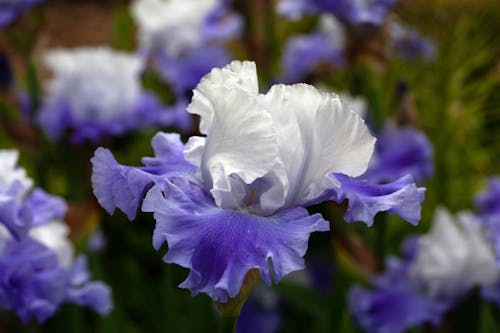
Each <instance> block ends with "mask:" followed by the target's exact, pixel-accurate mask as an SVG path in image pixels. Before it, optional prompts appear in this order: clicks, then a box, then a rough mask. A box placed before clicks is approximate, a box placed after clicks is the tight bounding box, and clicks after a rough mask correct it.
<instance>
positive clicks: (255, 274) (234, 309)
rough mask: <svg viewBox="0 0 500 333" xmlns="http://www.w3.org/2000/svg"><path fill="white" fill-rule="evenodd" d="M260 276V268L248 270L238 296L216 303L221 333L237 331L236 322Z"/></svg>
mask: <svg viewBox="0 0 500 333" xmlns="http://www.w3.org/2000/svg"><path fill="white" fill-rule="evenodd" d="M259 278H260V271H259V270H258V269H252V270H250V271H248V273H247V275H246V276H245V279H244V280H243V284H242V286H241V290H240V293H239V294H238V295H237V296H236V297H234V298H230V299H229V300H228V301H227V302H226V303H216V306H217V310H218V312H219V316H220V326H219V332H220V333H233V332H235V331H236V324H237V322H238V317H239V316H240V312H241V309H242V308H243V305H244V304H245V302H246V301H247V299H248V297H249V296H250V294H251V293H252V290H253V288H254V287H255V284H256V283H257V281H258V280H259Z"/></svg>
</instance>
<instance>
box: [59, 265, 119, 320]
mask: <svg viewBox="0 0 500 333" xmlns="http://www.w3.org/2000/svg"><path fill="white" fill-rule="evenodd" d="M89 280H90V273H89V272H88V268H87V259H86V258H85V257H84V256H79V257H78V258H77V259H76V260H75V263H74V264H73V267H72V268H71V270H70V271H69V288H68V291H67V295H66V300H67V301H70V302H73V303H75V304H78V305H82V306H88V307H90V308H92V309H94V310H95V311H96V312H98V313H99V314H100V315H107V314H108V313H109V312H110V311H111V309H112V302H111V291H110V289H109V287H108V286H106V285H105V284H104V283H102V282H89Z"/></svg>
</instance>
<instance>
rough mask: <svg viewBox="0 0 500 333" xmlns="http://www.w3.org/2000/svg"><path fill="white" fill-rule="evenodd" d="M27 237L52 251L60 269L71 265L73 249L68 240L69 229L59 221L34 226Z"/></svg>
mask: <svg viewBox="0 0 500 333" xmlns="http://www.w3.org/2000/svg"><path fill="white" fill-rule="evenodd" d="M29 235H30V236H31V237H33V238H34V239H36V240H37V241H39V242H40V243H42V244H43V245H45V246H47V247H48V248H49V249H51V250H53V251H54V252H55V253H56V254H57V257H58V259H59V264H61V266H62V267H66V268H68V267H70V266H71V264H72V263H73V256H74V248H73V244H72V243H71V241H70V240H69V238H68V235H69V228H68V226H67V225H66V224H64V223H63V222H60V221H52V222H50V223H47V224H43V225H39V226H35V227H34V228H32V229H31V230H30V231H29Z"/></svg>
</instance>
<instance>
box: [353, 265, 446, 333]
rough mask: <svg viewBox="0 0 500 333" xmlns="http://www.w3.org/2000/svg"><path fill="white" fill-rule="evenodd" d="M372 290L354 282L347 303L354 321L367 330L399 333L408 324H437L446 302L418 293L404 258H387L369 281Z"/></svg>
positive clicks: (408, 326)
mask: <svg viewBox="0 0 500 333" xmlns="http://www.w3.org/2000/svg"><path fill="white" fill-rule="evenodd" d="M372 283H373V285H374V288H375V289H374V290H367V289H365V288H362V287H360V286H354V287H353V288H351V290H350V291H349V295H348V303H349V308H350V311H351V312H352V314H353V316H354V318H355V319H356V322H357V323H358V325H359V326H361V327H362V328H364V329H366V330H367V331H369V332H376V333H399V332H404V331H406V330H407V329H409V328H410V327H413V326H418V325H422V324H424V323H427V322H429V323H431V324H433V325H438V324H439V323H440V322H441V320H442V317H443V314H444V312H445V311H446V310H447V309H448V308H449V303H447V302H444V301H435V300H431V299H428V298H426V297H424V296H423V295H421V294H419V293H418V291H416V290H415V289H414V288H413V287H412V286H411V285H410V283H409V280H408V262H407V261H404V262H403V261H400V260H397V259H395V258H391V259H389V261H388V270H387V272H386V273H384V274H383V275H381V276H378V277H376V278H375V279H373V281H372Z"/></svg>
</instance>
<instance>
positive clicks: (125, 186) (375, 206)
mask: <svg viewBox="0 0 500 333" xmlns="http://www.w3.org/2000/svg"><path fill="white" fill-rule="evenodd" d="M188 111H189V112H190V113H194V114H198V115H200V117H201V121H200V132H201V133H202V134H204V135H205V136H204V137H198V136H195V137H191V138H190V139H189V141H188V142H187V144H186V145H183V144H182V143H181V142H180V140H179V136H177V135H173V134H164V133H159V134H157V135H156V136H155V138H154V139H153V142H152V145H153V148H154V150H155V154H156V156H155V157H154V158H144V159H143V163H144V165H145V166H144V167H139V168H135V167H128V166H122V165H119V164H118V163H117V162H116V161H115V160H114V158H113V156H112V154H111V152H109V151H108V150H106V149H103V148H99V149H98V150H97V151H96V153H95V156H94V158H93V159H92V162H93V166H94V167H93V176H92V183H93V187H94V193H95V195H96V197H97V198H98V200H99V203H100V204H101V205H102V206H103V207H104V208H105V209H106V210H107V211H108V212H109V213H113V212H114V210H115V208H119V209H121V210H122V211H124V212H125V213H126V214H127V215H128V217H129V218H130V219H133V218H134V217H135V213H136V210H137V209H138V208H139V207H142V210H143V211H145V212H152V213H154V217H155V220H156V228H155V231H154V235H153V245H154V247H155V248H156V249H159V248H160V247H161V246H162V244H163V243H164V242H167V243H168V246H169V250H168V253H167V255H166V256H165V257H164V260H165V261H166V262H169V263H177V264H178V265H181V266H183V267H187V268H189V269H190V273H189V276H188V278H187V279H186V280H185V281H184V282H183V283H182V284H181V287H184V288H188V289H191V291H192V293H193V294H197V293H199V292H203V293H206V294H208V295H209V296H211V297H212V298H213V299H215V300H216V301H220V302H225V301H227V299H228V298H231V297H235V296H236V295H237V294H238V292H239V291H240V288H241V284H242V282H243V278H244V277H245V275H246V273H247V272H248V271H249V270H250V269H254V268H257V269H259V270H260V273H261V276H262V278H263V280H264V281H265V282H266V283H267V284H270V283H271V276H273V277H274V281H276V282H277V281H279V280H281V279H282V278H283V277H284V276H285V275H286V274H288V273H290V272H292V271H295V270H298V269H301V268H303V266H304V262H303V259H302V257H303V255H304V254H305V252H306V249H307V241H308V238H309V234H310V233H311V232H314V231H326V230H328V229H329V225H328V223H327V222H326V221H325V220H323V218H322V217H321V215H319V214H314V215H309V214H308V212H307V210H306V209H305V208H304V207H307V206H310V205H313V204H316V203H320V202H322V201H325V200H333V201H335V202H338V203H341V202H342V201H344V200H348V201H349V204H348V209H347V211H346V213H345V219H346V220H347V221H348V222H355V221H363V222H365V223H366V224H368V225H371V224H372V223H373V217H374V215H375V214H376V213H377V212H379V211H389V212H392V213H396V214H398V215H400V216H401V217H403V218H404V219H406V220H407V221H409V222H410V223H417V222H418V220H419V218H420V204H421V202H422V200H423V189H419V188H417V187H416V186H415V184H414V183H413V180H412V178H411V176H405V177H402V178H400V179H398V180H396V181H394V182H392V183H388V184H383V185H376V184H371V183H368V182H366V181H364V180H361V179H357V178H356V177H358V176H361V175H362V174H363V173H364V172H365V171H366V169H367V167H368V163H369V161H370V158H371V155H372V152H373V149H374V143H375V138H374V137H372V136H371V134H370V133H369V131H368V128H367V127H366V125H365V124H364V121H363V120H362V118H361V117H359V115H358V114H356V113H355V112H352V111H351V110H349V107H348V106H347V105H346V104H344V103H343V102H342V101H341V100H340V98H339V97H338V96H337V95H334V94H327V93H321V92H319V91H317V90H316V89H315V88H314V87H312V86H309V85H305V84H298V85H292V86H286V85H276V86H273V87H272V88H271V89H270V90H269V92H267V93H266V94H260V93H259V92H258V85H257V74H256V69H255V64H254V63H251V62H238V61H233V62H232V63H231V64H229V65H228V66H226V67H224V68H222V69H219V68H215V69H213V70H212V71H211V72H210V73H209V74H208V75H206V76H205V77H204V78H203V79H202V80H201V82H200V83H199V85H198V86H197V88H196V89H195V90H194V96H193V99H192V101H191V104H190V105H189V106H188ZM249 143H251V144H249ZM269 261H271V262H272V266H270V265H269Z"/></svg>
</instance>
